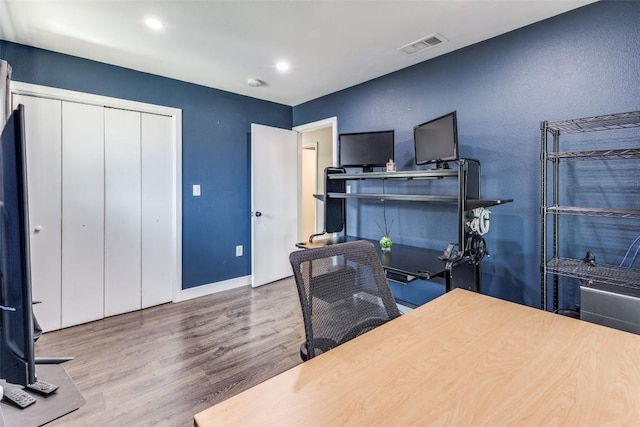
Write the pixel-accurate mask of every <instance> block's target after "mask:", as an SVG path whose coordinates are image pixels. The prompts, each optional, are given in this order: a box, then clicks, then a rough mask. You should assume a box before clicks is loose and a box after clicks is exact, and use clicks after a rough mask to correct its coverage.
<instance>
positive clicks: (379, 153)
mask: <svg viewBox="0 0 640 427" xmlns="http://www.w3.org/2000/svg"><path fill="white" fill-rule="evenodd" d="M393 134H394V131H393V130H384V131H378V132H358V133H343V134H340V135H339V138H338V157H339V159H338V160H339V163H340V166H342V167H344V168H348V167H361V168H362V171H363V172H372V171H373V168H374V167H378V166H386V165H387V162H388V161H389V160H390V159H391V160H393V154H394V139H393Z"/></svg>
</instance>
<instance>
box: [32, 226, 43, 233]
mask: <svg viewBox="0 0 640 427" xmlns="http://www.w3.org/2000/svg"><path fill="white" fill-rule="evenodd" d="M41 231H42V227H41V226H39V225H36V226H35V227H34V229H33V232H34V233H39V232H41Z"/></svg>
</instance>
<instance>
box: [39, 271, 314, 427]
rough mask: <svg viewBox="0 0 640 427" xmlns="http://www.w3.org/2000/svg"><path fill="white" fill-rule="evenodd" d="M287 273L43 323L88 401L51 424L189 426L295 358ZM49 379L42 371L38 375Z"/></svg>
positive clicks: (298, 319) (296, 309)
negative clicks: (259, 282)
mask: <svg viewBox="0 0 640 427" xmlns="http://www.w3.org/2000/svg"><path fill="white" fill-rule="evenodd" d="M303 337H304V327H303V323H302V313H301V311H300V303H299V300H298V295H297V291H296V287H295V282H294V281H293V279H292V278H289V279H285V280H282V281H278V282H275V283H272V284H269V285H265V286H262V287H259V288H256V289H253V288H251V287H242V288H238V289H233V290H229V291H225V292H220V293H216V294H213V295H208V296H205V297H200V298H196V299H193V300H189V301H184V302H179V303H175V304H165V305H162V306H158V307H153V308H149V309H146V310H142V311H137V312H134V313H127V314H123V315H119V316H115V317H110V318H107V319H104V320H100V321H96V322H92V323H88V324H85V325H80V326H74V327H71V328H67V329H63V330H60V331H54V332H49V333H46V334H43V336H42V337H41V338H40V339H39V340H38V342H37V343H36V355H38V356H67V355H68V356H75V359H74V360H72V361H70V362H67V363H65V365H64V366H65V368H66V370H67V372H68V373H69V375H70V376H71V377H72V378H73V380H74V381H75V383H76V385H77V386H78V388H79V389H80V392H81V393H82V395H83V396H84V398H85V399H86V401H87V403H86V404H85V405H84V406H82V407H81V408H80V409H79V410H77V411H75V412H73V413H71V414H69V415H66V416H65V417H63V418H61V419H59V420H56V421H54V422H53V423H51V424H50V425H51V426H65V427H67V426H70V427H73V426H83V427H85V426H101V427H102V426H127V427H133V426H192V425H193V415H194V414H196V413H198V412H200V411H202V410H204V409H206V408H208V407H209V406H211V405H213V404H215V403H218V402H221V401H222V400H225V399H227V398H228V397H231V396H233V395H235V394H237V393H240V392H241V391H243V390H245V389H247V388H250V387H252V386H254V385H256V384H258V383H260V382H262V381H264V380H266V379H268V378H271V377H272V376H274V375H277V374H279V373H280V372H283V371H285V370H287V369H289V368H291V367H293V366H295V365H297V364H299V363H301V362H300V357H299V346H300V343H301V342H302V340H303ZM42 379H43V380H45V381H46V378H42Z"/></svg>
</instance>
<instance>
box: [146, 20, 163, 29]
mask: <svg viewBox="0 0 640 427" xmlns="http://www.w3.org/2000/svg"><path fill="white" fill-rule="evenodd" d="M144 23H145V24H146V26H147V27H149V28H151V29H152V30H156V31H160V30H161V29H162V27H163V25H162V21H160V20H159V19H157V18H146V19H145V20H144Z"/></svg>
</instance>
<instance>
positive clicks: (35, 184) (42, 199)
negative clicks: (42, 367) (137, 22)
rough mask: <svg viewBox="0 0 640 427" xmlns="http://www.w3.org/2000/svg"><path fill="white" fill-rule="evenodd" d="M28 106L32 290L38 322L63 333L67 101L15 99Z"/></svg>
mask: <svg viewBox="0 0 640 427" xmlns="http://www.w3.org/2000/svg"><path fill="white" fill-rule="evenodd" d="M18 104H23V105H24V111H25V128H26V129H25V136H26V145H27V184H28V186H29V190H28V193H29V200H28V202H29V226H30V232H29V235H30V239H29V246H30V251H31V288H32V293H33V300H34V301H39V302H40V303H39V304H36V305H35V306H34V307H33V311H34V313H35V316H36V319H38V323H39V324H40V326H41V327H42V329H43V330H44V331H45V332H46V331H52V330H55V329H60V315H61V310H60V307H61V289H62V288H61V286H62V284H61V276H62V273H61V254H60V247H61V239H62V231H61V227H62V217H61V215H62V207H61V197H62V196H61V194H62V179H61V156H62V136H61V135H62V129H61V117H62V102H61V101H58V100H54V99H45V98H37V97H33V96H23V95H14V98H13V105H14V107H16V106H17V105H18Z"/></svg>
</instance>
